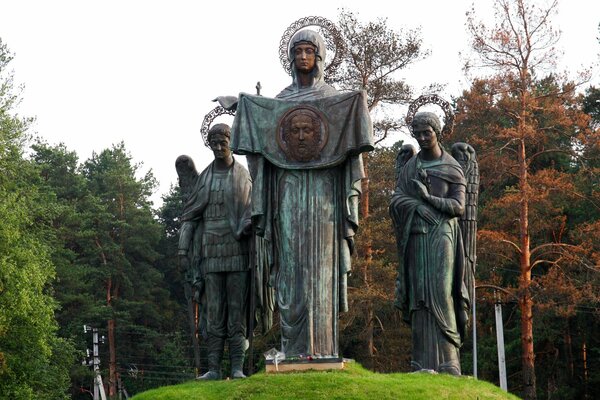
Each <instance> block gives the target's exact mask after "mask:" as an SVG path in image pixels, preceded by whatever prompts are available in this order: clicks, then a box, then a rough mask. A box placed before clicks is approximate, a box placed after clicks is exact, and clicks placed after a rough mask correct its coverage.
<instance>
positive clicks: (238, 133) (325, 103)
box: [232, 30, 373, 358]
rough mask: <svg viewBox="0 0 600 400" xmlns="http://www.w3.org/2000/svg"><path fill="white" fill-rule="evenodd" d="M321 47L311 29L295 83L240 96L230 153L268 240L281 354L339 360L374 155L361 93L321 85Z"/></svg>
mask: <svg viewBox="0 0 600 400" xmlns="http://www.w3.org/2000/svg"><path fill="white" fill-rule="evenodd" d="M324 60H325V43H324V40H323V39H322V37H321V36H320V35H319V34H318V33H317V32H314V31H312V30H302V31H299V32H297V33H296V34H295V35H294V36H293V37H292V39H291V41H290V44H289V62H290V65H291V71H292V78H293V82H292V84H291V85H290V86H288V87H287V88H285V89H284V90H283V91H282V92H281V93H280V94H279V95H278V96H277V97H276V98H275V99H272V98H271V99H270V98H265V97H261V96H251V95H247V94H241V95H240V99H239V103H238V106H237V112H236V117H235V120H234V123H233V134H232V137H233V140H232V149H233V151H234V152H235V153H238V154H245V155H246V156H247V159H248V166H249V170H250V173H251V175H252V178H253V182H254V184H253V193H252V218H253V223H254V226H255V228H256V230H257V233H258V234H259V235H261V236H263V237H264V238H265V239H266V242H267V244H268V246H267V247H268V256H269V263H270V266H271V275H270V281H271V284H272V285H273V286H274V287H275V290H276V299H277V305H278V307H279V313H280V316H281V343H282V351H283V352H284V353H285V355H286V357H288V358H289V357H296V356H312V357H315V358H337V357H339V349H338V315H339V312H340V311H342V312H343V311H346V310H347V307H348V302H347V293H346V292H347V291H346V280H347V274H348V272H349V271H350V254H351V252H352V250H353V245H354V242H353V237H354V234H355V232H356V229H357V228H358V196H359V195H360V180H361V179H362V178H363V176H364V172H363V166H362V157H361V153H362V152H364V151H370V150H372V148H373V140H372V124H371V120H370V117H369V113H368V108H367V105H366V99H365V94H364V92H351V93H343V94H340V93H338V92H337V91H336V90H335V89H334V88H333V87H331V86H330V85H328V84H326V83H325V81H324V79H323V73H324Z"/></svg>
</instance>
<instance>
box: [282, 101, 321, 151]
mask: <svg viewBox="0 0 600 400" xmlns="http://www.w3.org/2000/svg"><path fill="white" fill-rule="evenodd" d="M320 131H321V126H320V123H319V121H318V120H316V119H314V118H312V117H311V116H310V115H309V114H305V113H299V114H296V115H294V116H293V117H292V118H291V120H290V125H289V128H288V129H287V132H286V133H285V135H284V140H285V141H286V142H287V147H288V151H289V154H290V155H291V156H292V158H294V159H295V160H297V161H303V162H306V161H310V160H312V159H313V158H315V157H317V156H318V155H319V143H320V140H321V132H320Z"/></svg>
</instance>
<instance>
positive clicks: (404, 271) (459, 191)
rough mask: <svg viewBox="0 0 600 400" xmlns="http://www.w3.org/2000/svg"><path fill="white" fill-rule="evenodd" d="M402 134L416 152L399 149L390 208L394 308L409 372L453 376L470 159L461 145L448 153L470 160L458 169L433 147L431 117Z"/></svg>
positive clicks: (435, 134) (437, 133) (467, 298)
mask: <svg viewBox="0 0 600 400" xmlns="http://www.w3.org/2000/svg"><path fill="white" fill-rule="evenodd" d="M410 126H411V128H412V129H411V131H412V135H413V137H414V138H415V139H416V140H417V142H418V143H419V146H420V151H419V152H418V153H417V154H415V155H412V156H410V154H411V153H412V152H411V150H410V148H403V150H402V152H403V154H402V155H400V156H399V158H398V160H399V162H398V166H399V171H398V179H397V183H396V189H395V192H394V195H393V197H392V201H391V204H390V214H391V217H392V220H393V223H394V229H395V233H396V238H397V243H398V277H397V280H396V303H395V305H396V307H398V308H399V309H400V310H401V311H402V313H403V319H404V320H405V321H406V322H407V323H409V324H410V325H411V329H412V361H411V365H412V368H413V370H415V371H419V370H434V371H437V372H445V373H450V374H453V375H460V374H461V368H460V357H459V349H460V347H461V345H462V343H463V340H464V337H465V335H466V331H467V324H468V315H469V309H470V306H471V300H472V296H473V273H474V251H475V245H474V243H475V234H476V232H475V230H476V207H477V190H478V187H477V185H476V184H474V183H476V182H478V177H476V176H475V175H476V173H477V172H476V171H477V168H476V161H475V154H474V152H469V151H468V149H469V148H470V150H472V148H471V147H470V146H468V145H466V144H464V143H461V144H457V145H455V147H454V148H453V151H454V150H455V151H456V154H457V155H458V154H463V153H465V151H466V152H467V153H466V154H468V155H470V158H468V159H467V157H462V158H464V159H465V167H464V169H463V166H461V164H459V162H457V161H456V160H455V159H454V158H453V157H452V156H451V155H450V154H449V153H448V152H447V151H446V150H445V149H444V148H443V147H442V146H441V144H440V141H441V139H442V129H441V124H440V121H439V119H438V117H437V116H436V115H435V114H434V113H430V112H419V113H416V114H415V115H414V118H412V121H410ZM407 154H408V155H409V157H410V158H408V157H406V155H407ZM407 158H408V160H406V159H407ZM473 163H475V166H473ZM465 171H467V173H468V175H467V177H465ZM474 174H475V175H474ZM468 183H469V185H468ZM461 227H463V229H461ZM466 243H468V246H465V244H466ZM470 260H472V263H471V262H470Z"/></svg>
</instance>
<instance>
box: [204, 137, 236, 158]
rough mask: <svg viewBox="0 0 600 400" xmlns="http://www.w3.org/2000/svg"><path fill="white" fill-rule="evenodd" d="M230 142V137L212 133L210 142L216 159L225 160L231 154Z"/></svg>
mask: <svg viewBox="0 0 600 400" xmlns="http://www.w3.org/2000/svg"><path fill="white" fill-rule="evenodd" d="M229 142H230V141H229V138H228V137H227V136H225V135H223V134H221V133H215V134H212V135H210V137H209V139H208V144H209V145H210V149H211V150H212V152H213V154H214V155H215V158H216V159H221V160H224V159H227V158H229V157H230V156H231V149H230V148H229Z"/></svg>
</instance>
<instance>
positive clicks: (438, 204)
mask: <svg viewBox="0 0 600 400" xmlns="http://www.w3.org/2000/svg"><path fill="white" fill-rule="evenodd" d="M465 190H466V187H465V185H461V184H457V183H452V184H450V188H449V190H448V197H437V196H433V195H431V194H427V195H425V196H424V199H425V201H426V202H427V203H429V204H430V205H431V206H432V207H433V208H435V209H436V210H439V211H441V212H443V213H444V214H447V215H449V216H451V217H459V216H461V215H462V214H463V213H464V212H465Z"/></svg>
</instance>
